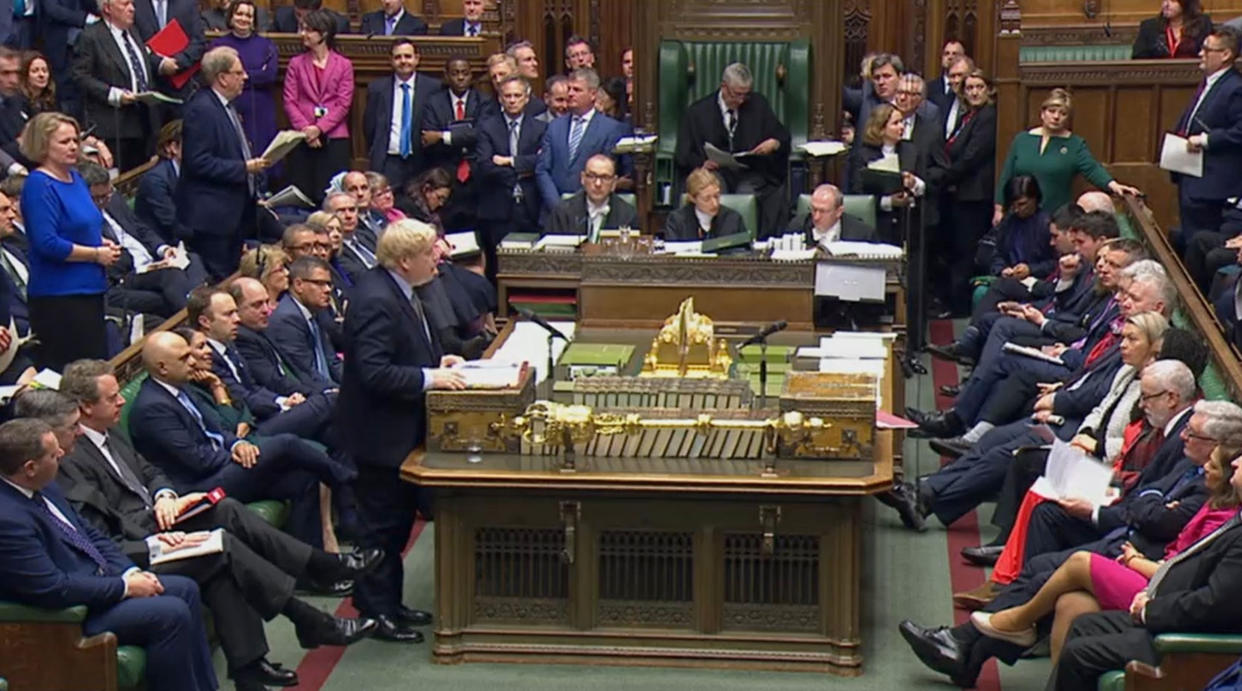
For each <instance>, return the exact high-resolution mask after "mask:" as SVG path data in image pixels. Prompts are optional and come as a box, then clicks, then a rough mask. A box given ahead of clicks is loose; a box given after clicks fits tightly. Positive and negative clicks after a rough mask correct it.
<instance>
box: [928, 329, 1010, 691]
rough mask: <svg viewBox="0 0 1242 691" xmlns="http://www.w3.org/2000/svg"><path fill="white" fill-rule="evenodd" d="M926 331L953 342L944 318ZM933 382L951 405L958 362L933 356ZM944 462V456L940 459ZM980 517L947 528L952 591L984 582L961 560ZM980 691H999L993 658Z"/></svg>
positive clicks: (962, 617) (956, 613)
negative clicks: (948, 389) (944, 389)
mask: <svg viewBox="0 0 1242 691" xmlns="http://www.w3.org/2000/svg"><path fill="white" fill-rule="evenodd" d="M928 333H929V336H930V337H931V338H930V340H931V342H932V343H935V344H937V345H944V344H947V343H950V342H952V341H953V322H951V321H949V320H946V319H937V320H933V321H932V322H931V323H930V324H928ZM931 363H932V367H931V375H932V385H933V386H935V387H936V407H937V408H939V409H940V410H944V409H945V408H947V407H949V406H950V405H952V404H953V400H952V399H951V398H947V397H944V396H941V395H940V387H941V386H947V385H952V384H957V383H958V375H957V365H955V364H953V363H952V362H948V361H946V360H938V359H936V358H932V361H931ZM940 460H941V464H942V465H943V464H944V463H945V462H947V459H943V458H942V459H940ZM979 541H980V537H979V516H978V515H977V514H976V512H974V511H971V512H970V513H968V514H966V515H965V516H962V517H961V518H959V519H958V520H957V522H955V523H954V524H953V525H952V526H951V527H950V528H949V529H948V545H949V583H950V585H951V587H952V591H953V592H955V593H957V592H961V591H963V590H971V589H972V588H976V587H978V586H980V585H982V584H983V578H984V575H985V572H984V570H983V569H980V568H978V567H976V566H971V565H970V564H967V563H966V562H965V561H963V560H962V557H961V551H962V548H963V547H970V546H973V545H977V544H979ZM969 618H970V613H969V612H966V611H964V610H960V609H957V608H954V609H953V623H954V624H961V623H964V622H965V621H966V620H967V619H969ZM977 688H979V689H980V690H981V691H999V690H1000V671H999V670H998V669H997V667H996V661H995V660H989V661H988V663H987V664H986V665H984V667H983V671H982V672H980V673H979V681H978V686H977Z"/></svg>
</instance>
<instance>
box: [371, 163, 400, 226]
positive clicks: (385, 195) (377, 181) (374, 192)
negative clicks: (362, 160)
mask: <svg viewBox="0 0 1242 691" xmlns="http://www.w3.org/2000/svg"><path fill="white" fill-rule="evenodd" d="M367 185H369V186H370V187H371V208H372V209H375V210H376V211H378V212H380V213H381V214H384V219H385V220H387V221H388V222H389V223H396V222H397V221H400V220H401V219H403V218H405V212H404V211H402V210H401V209H398V208H397V207H396V205H395V204H396V197H395V196H394V193H393V191H392V185H389V184H388V178H386V177H384V176H383V174H381V173H376V172H368V173H367Z"/></svg>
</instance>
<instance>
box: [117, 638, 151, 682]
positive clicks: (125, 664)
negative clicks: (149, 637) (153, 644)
mask: <svg viewBox="0 0 1242 691" xmlns="http://www.w3.org/2000/svg"><path fill="white" fill-rule="evenodd" d="M146 678H147V651H146V650H143V649H142V648H140V647H138V646H136V645H123V646H120V647H119V648H117V649H116V687H117V688H118V689H137V688H141V687H142V686H143V684H144V683H146Z"/></svg>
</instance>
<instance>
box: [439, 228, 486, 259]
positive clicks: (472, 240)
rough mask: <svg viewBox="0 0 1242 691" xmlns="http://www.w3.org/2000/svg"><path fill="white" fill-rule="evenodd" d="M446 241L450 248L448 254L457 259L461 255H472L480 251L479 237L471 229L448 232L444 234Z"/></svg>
mask: <svg viewBox="0 0 1242 691" xmlns="http://www.w3.org/2000/svg"><path fill="white" fill-rule="evenodd" d="M444 239H445V240H447V241H448V244H449V247H451V248H452V250H451V251H450V252H449V256H450V257H452V258H454V259H458V258H462V257H469V256H474V255H477V254H479V253H480V252H482V250H481V249H479V238H478V235H477V234H476V233H475V232H474V231H473V230H466V231H462V232H460V233H448V234H446V235H445V236H444Z"/></svg>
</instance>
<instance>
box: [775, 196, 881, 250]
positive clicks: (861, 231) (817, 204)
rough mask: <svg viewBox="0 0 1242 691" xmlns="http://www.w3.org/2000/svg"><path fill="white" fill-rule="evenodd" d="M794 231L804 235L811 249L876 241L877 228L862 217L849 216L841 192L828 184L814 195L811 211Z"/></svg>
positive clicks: (796, 225) (797, 224)
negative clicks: (869, 224) (829, 244)
mask: <svg viewBox="0 0 1242 691" xmlns="http://www.w3.org/2000/svg"><path fill="white" fill-rule="evenodd" d="M794 228H795V232H801V233H802V234H803V235H804V237H805V238H806V245H807V247H817V246H826V245H827V244H828V243H830V242H837V241H838V240H846V241H852V242H875V229H874V228H872V227H870V226H868V225H867V223H866V221H863V220H862V219H861V218H858V217H857V216H851V215H850V214H847V213H845V197H844V196H843V195H842V194H841V190H840V189H838V188H837V186H836V185H833V184H831V183H827V182H826V183H824V184H822V185H820V186H819V187H816V188H815V191H814V192H812V193H811V210H810V212H809V213H807V214H806V216H805V217H804V218H802V219H801V222H799V223H796V224H795V226H794Z"/></svg>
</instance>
